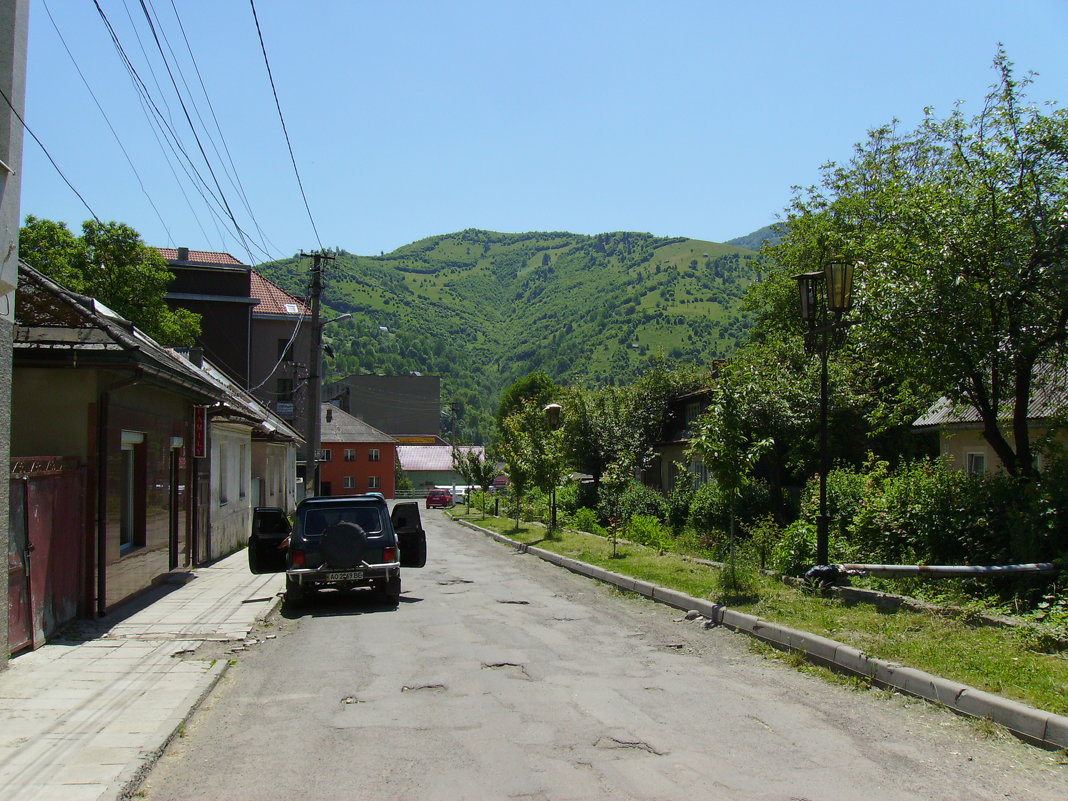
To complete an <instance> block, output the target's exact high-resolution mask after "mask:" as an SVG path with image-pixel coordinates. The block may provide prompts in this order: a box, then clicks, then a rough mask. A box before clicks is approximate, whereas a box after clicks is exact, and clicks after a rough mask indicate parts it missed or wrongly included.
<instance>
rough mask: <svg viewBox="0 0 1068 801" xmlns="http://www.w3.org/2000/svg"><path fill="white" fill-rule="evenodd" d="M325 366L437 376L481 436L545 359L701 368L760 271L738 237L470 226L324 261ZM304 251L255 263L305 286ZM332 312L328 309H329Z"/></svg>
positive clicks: (461, 420) (577, 365)
mask: <svg viewBox="0 0 1068 801" xmlns="http://www.w3.org/2000/svg"><path fill="white" fill-rule="evenodd" d="M326 264H327V266H328V270H327V272H326V273H325V289H324V296H323V301H324V304H325V305H326V306H327V307H328V308H329V310H332V311H333V312H335V313H343V312H351V313H352V314H353V319H352V320H349V321H344V322H342V323H339V324H337V325H333V326H330V327H328V328H327V329H326V330H325V341H326V342H327V343H328V344H329V345H330V348H331V350H332V351H333V359H332V360H331V359H328V373H329V376H330V377H334V376H342V375H348V374H350V373H384V374H387V373H391V374H408V373H411V372H419V373H423V374H427V375H440V376H442V379H443V381H442V401H443V405H444V406H445V407H446V408H447V409H448V415H447V416H448V417H452V415H453V413H455V416H456V419H457V421H458V429H459V430H458V432H457V433H458V434H459V436H461V437H462V438H464V439H467V440H473V441H481V440H483V439H484V438H485V437H487V436H488V435H489V433H490V431H491V420H492V417H493V412H494V410H495V408H496V403H497V399H498V398H499V396H500V394H501V392H502V391H503V389H504V388H506V387H507V386H508V385H509V384H511V383H512V382H513V381H514V380H515V379H516V378H518V377H520V376H523V375H526V374H527V373H529V372H531V371H534V370H541V371H544V372H545V373H547V374H549V375H550V376H552V378H553V379H555V380H556V381H557V382H559V383H565V384H579V385H598V384H605V383H611V382H615V383H627V382H630V381H631V380H633V379H634V378H635V377H636V376H638V375H640V374H641V373H642V372H643V371H644V370H646V369H647V368H648V367H650V366H651V365H652V364H654V363H655V362H656V361H657V360H658V359H660V358H663V359H666V360H668V361H669V363H682V362H690V363H696V364H701V365H707V364H708V363H709V362H711V361H712V360H713V359H716V358H719V357H723V356H727V355H729V354H730V353H731V352H733V350H734V347H735V345H736V343H737V342H738V340H739V339H740V338H742V337H743V336H744V334H745V332H746V330H747V327H748V321H747V320H746V318H745V316H744V314H743V313H742V312H741V311H740V303H739V301H740V299H741V297H742V296H743V294H744V293H745V291H746V289H747V287H748V286H749V285H750V284H751V283H752V282H754V281H758V280H760V262H759V258H758V256H757V254H756V253H754V252H753V251H751V250H748V249H746V248H743V247H737V246H731V245H723V244H717V243H714V242H705V241H701V240H694V239H685V238H672V239H666V238H658V237H654V236H652V235H650V234H640V233H628V232H620V233H610V234H600V235H598V236H582V235H576V234H569V233H559V232H554V233H541V232H539V233H524V234H501V233H494V232H491V231H481V230H475V229H469V230H466V231H461V232H459V233H455V234H448V235H444V236H435V237H430V238H427V239H423V240H420V241H418V242H414V243H412V244H410V245H406V246H404V247H402V248H398V249H397V250H395V251H393V252H392V253H387V254H383V255H380V256H356V255H353V254H351V253H347V252H344V251H341V252H339V253H338V254H337V258H336V260H335V261H334V262H332V263H331V262H326ZM308 268H309V262H308V260H306V259H304V260H299V259H296V258H294V259H288V260H283V261H278V262H272V263H268V264H262V265H260V266H259V267H258V268H257V269H259V270H261V271H262V272H263V273H264V274H266V275H268V276H269V277H271V278H272V279H273V280H275V281H277V282H278V283H279V284H281V285H282V286H284V287H285V288H286V289H288V290H289V291H290V292H293V293H294V294H296V295H299V296H304V295H305V294H306V293H307V286H308ZM326 314H327V316H329V311H327V312H326Z"/></svg>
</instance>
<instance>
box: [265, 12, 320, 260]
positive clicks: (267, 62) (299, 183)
mask: <svg viewBox="0 0 1068 801" xmlns="http://www.w3.org/2000/svg"><path fill="white" fill-rule="evenodd" d="M249 5H250V6H252V19H253V20H255V22H256V35H257V36H259V39H260V50H261V51H263V63H264V65H265V66H266V67H267V77H268V78H269V79H270V81H271V91H272V92H273V93H274V105H275V108H276V109H278V120H279V121H280V122H281V123H282V133H283V134H285V137H286V146H287V147H288V148H289V160H290V162H292V164H293V174H294V175H296V176H297V186H298V187H300V196H301V197H302V198H303V199H304V209H305V210H306V211H307V212H308V220H309V221H310V222H311V227H312V231H313V232H314V233H315V241H316V242H318V243H319V250H323V249H324V248H323V241H322V239H320V238H319V229H318V228H317V227H316V225H315V218H314V217H313V216H312V212H311V206H310V205H308V196H307V195H306V194H305V192H304V183H303V182H302V181H301V180H300V170H298V169H297V158H296V156H294V155H293V143H292V142H291V141H290V139H289V130H288V129H287V128H286V120H285V117H284V116H283V115H282V104H281V103H280V102H279V100H278V88H277V87H276V86H275V85H274V75H273V73H272V72H271V62H270V60H269V59H268V58H267V46H266V45H265V44H264V43H263V31H262V30H261V29H260V18H259V16H258V15H257V14H256V2H255V0H249Z"/></svg>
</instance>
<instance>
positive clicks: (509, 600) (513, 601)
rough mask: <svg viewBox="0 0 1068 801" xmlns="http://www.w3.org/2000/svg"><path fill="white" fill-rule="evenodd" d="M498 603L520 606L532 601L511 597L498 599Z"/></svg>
mask: <svg viewBox="0 0 1068 801" xmlns="http://www.w3.org/2000/svg"><path fill="white" fill-rule="evenodd" d="M497 603H499V604H517V605H519V606H527V605H529V604H530V601H516V600H512V599H510V598H509V599H505V600H503V601H497Z"/></svg>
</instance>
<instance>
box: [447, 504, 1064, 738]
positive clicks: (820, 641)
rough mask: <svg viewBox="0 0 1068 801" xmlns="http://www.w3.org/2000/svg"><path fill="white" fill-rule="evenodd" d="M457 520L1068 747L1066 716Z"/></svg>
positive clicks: (837, 666) (877, 681) (831, 664)
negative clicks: (870, 654) (869, 654)
mask: <svg viewBox="0 0 1068 801" xmlns="http://www.w3.org/2000/svg"><path fill="white" fill-rule="evenodd" d="M456 522H458V523H460V525H463V526H466V527H468V528H470V529H473V530H475V531H480V532H482V533H483V534H486V535H487V536H489V537H492V538H493V539H495V540H497V541H498V542H501V543H504V544H506V545H509V546H511V547H513V548H515V549H516V550H517V551H519V552H520V553H529V554H533V555H534V556H537V557H538V558H539V559H543V560H544V561H546V562H550V563H552V564H554V565H558V566H560V567H563V568H566V569H567V570H570V571H571V572H573V573H578V574H580V575H583V576H587V577H589V578H593V579H597V580H598V581H603V582H605V583H607V584H612V585H614V586H616V587H619V588H620V589H622V590H627V591H628V592H635V593H638V594H639V595H643V596H645V597H646V598H650V599H652V600H653V601H657V602H659V603H663V604H667V605H668V606H672V607H674V608H676V609H682V610H686V611H689V610H691V609H695V610H697V611H698V612H700V613H701V614H702V615H704V616H705V617H706V618H708V619H709V620H710V621H712V622H713V623H714V624H717V625H722V626H725V627H726V628H729V629H732V630H734V631H740V632H742V633H744V634H749V635H750V636H753V637H756V638H757V639H759V640H761V641H763V642H765V643H767V644H768V645H771V646H772V647H774V648H778V649H779V650H783V651H799V652H801V653H803V654H804V655H805V657H806V658H807V659H808V660H809V661H810V662H813V663H814V664H817V665H820V666H822V667H826V668H829V669H831V670H834V671H836V672H839V673H847V674H850V675H853V676H858V677H860V678H863V679H867V680H869V681H871V683H872V684H874V685H876V686H878V687H884V688H889V689H894V690H899V691H900V692H903V693H905V694H906V695H912V696H915V697H917V698H923V699H926V700H928V701H933V702H935V703H937V704H941V705H943V706H945V707H946V708H947V709H950V710H952V711H953V712H956V713H958V714H961V715H966V716H968V717H977V718H986V719H988V720H991V721H993V722H994V723H997V724H999V725H1001V726H1004V727H1005V728H1007V729H1008V730H1009V731H1011V732H1012V733H1013V734H1014V735H1016V736H1017V737H1019V738H1020V739H1021V740H1024V741H1025V742H1028V743H1031V744H1033V745H1038V746H1041V747H1043V748H1049V749H1053V750H1056V749H1061V748H1068V717H1064V716H1062V715H1057V714H1054V713H1052V712H1044V711H1042V710H1040V709H1035V708H1034V707H1030V706H1027V705H1026V704H1021V703H1019V702H1017V701H1011V700H1009V699H1007V698H1002V697H1001V696H998V695H994V694H993V693H988V692H985V691H983V690H979V689H976V688H975V687H971V686H969V685H967V684H961V683H960V682H956V681H951V680H949V679H944V678H942V677H940V676H935V675H933V674H931V673H927V672H925V671H923V670H919V669H917V668H910V667H906V666H905V665H901V664H898V663H896V662H889V661H887V660H883V659H876V658H875V657H871V656H868V655H867V654H865V653H864V652H862V651H860V650H859V649H857V648H853V647H852V646H849V645H846V644H844V643H840V642H838V641H836V640H832V639H829V638H827V637H822V636H820V635H818V634H811V633H809V632H806V631H799V630H797V629H792V628H789V627H787V626H781V625H779V624H777V623H771V622H769V621H767V620H764V619H762V618H759V617H756V616H755V615H748V614H745V613H744V612H736V611H734V610H733V609H729V608H727V607H725V606H723V605H722V604H717V603H713V602H711V601H708V600H704V599H701V598H693V597H692V596H689V595H687V594H686V593H683V592H679V591H678V590H670V589H667V588H665V587H660V586H657V585H655V584H651V583H649V582H646V581H640V580H638V579H635V578H632V577H631V576H624V575H622V574H620V573H614V572H612V571H610V570H605V569H604V568H601V567H597V566H595V565H590V564H586V563H585V562H580V561H578V560H577V559H571V558H569V557H566V556H561V555H560V554H557V553H553V552H552V551H546V550H544V549H543V548H537V547H534V546H531V545H526V544H524V543H521V542H517V541H516V540H513V539H511V538H510V537H506V536H504V535H503V534H499V533H497V532H496V531H490V530H489V529H486V528H482V527H481V526H478V525H475V524H474V523H471V522H469V521H467V520H457V521H456Z"/></svg>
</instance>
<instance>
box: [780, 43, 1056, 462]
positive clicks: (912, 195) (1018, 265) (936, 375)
mask: <svg viewBox="0 0 1068 801" xmlns="http://www.w3.org/2000/svg"><path fill="white" fill-rule="evenodd" d="M994 66H995V70H996V72H997V82H996V84H995V85H994V86H993V87H992V89H991V92H990V94H989V95H988V96H987V98H986V102H985V103H984V105H983V107H982V108H981V109H980V110H979V112H978V113H977V114H975V115H974V116H971V117H968V116H966V115H965V114H964V112H963V111H962V110H961V109H960V108H959V107H958V108H957V109H955V110H954V111H953V112H952V113H951V114H949V115H948V116H947V117H945V118H944V119H940V118H938V117H936V115H935V114H934V112H933V111H931V110H930V109H928V110H927V114H926V119H925V120H924V121H923V123H921V124H920V125H919V126H918V127H917V128H916V129H915V130H913V131H908V132H904V133H902V132H899V131H898V130H897V128H896V126H894V125H888V126H884V127H882V128H878V129H876V130H873V131H871V132H870V133H869V136H868V139H867V141H865V142H863V143H861V144H859V145H857V147H856V151H855V154H854V156H853V158H852V159H851V160H850V161H849V163H847V164H844V165H837V164H831V165H828V166H827V167H826V168H825V170H824V174H823V179H822V182H821V185H820V186H818V187H813V188H811V189H809V190H807V191H803V192H798V194H797V195H796V197H795V200H794V204H793V207H792V209H791V212H790V217H789V220H788V226H787V234H786V238H785V240H784V241H783V242H782V244H780V245H778V246H775V247H772V248H770V252H771V253H772V254H773V255H774V257H775V258H776V260H777V261H778V262H779V263H780V264H782V265H787V267H785V268H784V269H783V270H782V271H781V272H780V273H779V275H778V279H779V280H778V283H777V287H778V290H777V291H775V290H770V289H769V290H765V298H767V299H770V300H773V301H775V300H777V301H778V305H772V306H770V307H769V308H768V309H767V310H766V311H765V313H764V315H763V318H762V320H761V324H763V325H767V324H768V323H769V322H772V323H773V322H774V321H775V320H776V319H777V320H778V322H779V323H781V324H782V325H784V326H785V327H796V323H794V322H790V321H788V320H787V316H786V314H785V312H784V307H783V306H782V303H784V302H785V298H786V296H787V294H789V293H788V292H787V289H786V286H787V285H788V284H789V283H790V281H789V273H791V272H799V271H804V270H810V269H819V268H820V267H821V266H822V263H823V261H824V260H825V258H826V257H827V256H828V255H830V254H832V253H841V254H844V255H846V256H849V257H852V258H854V259H857V260H858V261H859V262H861V264H860V265H858V273H857V282H858V292H857V308H856V309H855V312H854V314H853V319H854V320H855V321H856V324H855V325H854V327H853V328H852V330H851V332H850V340H851V342H852V346H853V347H854V348H855V349H856V356H857V359H856V364H857V366H858V369H866V370H867V371H868V372H869V374H870V375H873V376H882V377H890V378H892V379H894V387H895V390H894V391H893V392H891V393H887V394H883V395H882V396H881V400H880V403H881V405H882V407H883V409H882V411H883V412H884V413H890V414H892V410H891V409H889V408H888V407H890V406H892V405H894V404H900V403H901V401H902V400H903V398H904V399H905V400H911V401H915V399H916V398H921V397H925V396H926V397H928V398H929V397H930V396H931V394H932V393H934V394H935V395H938V394H945V395H947V396H948V397H949V398H950V400H952V401H953V402H954V403H957V404H959V405H963V406H967V407H971V408H973V409H975V411H976V412H977V413H978V415H979V417H980V419H981V421H982V426H983V435H984V437H985V438H986V440H987V441H988V442H989V443H990V446H991V447H992V449H993V450H994V452H995V453H996V454H997V456H998V458H999V459H1000V460H1001V462H1002V463H1003V464H1004V465H1005V468H1006V470H1007V471H1008V472H1009V473H1010V474H1013V475H1016V476H1021V477H1025V478H1026V477H1030V476H1031V474H1032V473H1033V470H1034V453H1033V445H1032V442H1031V435H1030V432H1029V429H1028V413H1029V409H1030V405H1031V400H1032V398H1033V396H1034V393H1035V391H1036V389H1037V388H1039V387H1040V386H1041V385H1042V382H1044V381H1046V380H1049V379H1047V377H1046V376H1047V375H1049V374H1052V373H1053V372H1054V371H1047V370H1046V369H1045V367H1046V366H1047V365H1050V364H1057V363H1059V364H1061V365H1062V366H1061V369H1060V370H1059V371H1057V372H1059V373H1060V374H1063V349H1064V347H1065V344H1066V339H1068V270H1066V269H1065V264H1066V263H1068V225H1066V223H1065V220H1066V219H1068V112H1065V111H1063V110H1054V111H1050V112H1046V111H1043V110H1042V109H1040V108H1038V107H1035V106H1032V105H1028V103H1027V102H1026V97H1025V92H1024V90H1025V88H1026V86H1027V84H1028V83H1029V80H1028V79H1023V80H1019V79H1017V78H1016V76H1015V74H1014V71H1013V66H1012V64H1011V62H1010V61H1009V60H1008V58H1007V57H1006V55H1005V53H1004V51H1001V50H999V52H998V54H997V57H996V58H995V61H994ZM792 316H793V317H794V319H796V312H794V314H793V315H792ZM795 330H796V328H795Z"/></svg>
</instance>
